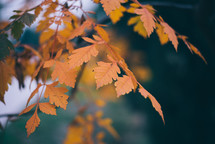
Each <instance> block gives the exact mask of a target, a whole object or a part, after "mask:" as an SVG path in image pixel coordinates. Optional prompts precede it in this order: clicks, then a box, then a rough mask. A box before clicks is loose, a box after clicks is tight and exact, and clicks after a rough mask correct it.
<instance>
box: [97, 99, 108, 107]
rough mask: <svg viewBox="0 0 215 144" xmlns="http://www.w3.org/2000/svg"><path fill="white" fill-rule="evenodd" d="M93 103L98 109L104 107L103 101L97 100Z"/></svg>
mask: <svg viewBox="0 0 215 144" xmlns="http://www.w3.org/2000/svg"><path fill="white" fill-rule="evenodd" d="M95 103H96V105H97V106H98V107H104V106H105V105H106V103H105V101H103V100H101V99H97V100H96V101H95Z"/></svg>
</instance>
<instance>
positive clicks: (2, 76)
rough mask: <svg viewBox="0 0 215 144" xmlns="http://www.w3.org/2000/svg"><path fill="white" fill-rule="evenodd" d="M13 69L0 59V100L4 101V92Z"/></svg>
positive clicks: (9, 82) (9, 81)
mask: <svg viewBox="0 0 215 144" xmlns="http://www.w3.org/2000/svg"><path fill="white" fill-rule="evenodd" d="M13 74H14V72H13V70H12V69H11V68H10V67H9V66H8V65H7V64H6V63H4V62H2V61H0V101H2V102H3V103H4V94H5V91H7V90H8V84H11V77H12V75H13Z"/></svg>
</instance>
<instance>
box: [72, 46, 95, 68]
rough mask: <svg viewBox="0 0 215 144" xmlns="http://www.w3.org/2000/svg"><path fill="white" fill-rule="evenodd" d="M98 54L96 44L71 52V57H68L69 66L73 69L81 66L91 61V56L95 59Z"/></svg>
mask: <svg viewBox="0 0 215 144" xmlns="http://www.w3.org/2000/svg"><path fill="white" fill-rule="evenodd" d="M98 53H99V52H98V50H97V49H96V44H93V45H90V46H86V47H82V48H79V49H77V50H74V51H72V55H71V56H69V61H68V62H69V66H70V67H71V68H75V67H78V66H80V65H82V64H83V63H84V62H85V63H87V62H88V61H89V60H90V59H91V56H94V57H96V56H97V55H98Z"/></svg>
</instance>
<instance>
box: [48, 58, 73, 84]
mask: <svg viewBox="0 0 215 144" xmlns="http://www.w3.org/2000/svg"><path fill="white" fill-rule="evenodd" d="M51 77H52V80H55V79H57V78H58V81H59V82H60V83H61V84H63V83H65V85H67V86H70V87H73V88H74V86H75V82H76V77H77V71H76V70H75V69H70V68H69V64H68V63H66V62H64V63H63V62H59V61H56V65H55V68H54V71H53V72H52V74H51Z"/></svg>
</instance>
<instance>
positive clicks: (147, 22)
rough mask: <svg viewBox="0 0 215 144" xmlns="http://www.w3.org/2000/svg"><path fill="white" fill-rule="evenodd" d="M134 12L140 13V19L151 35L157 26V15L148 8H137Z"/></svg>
mask: <svg viewBox="0 0 215 144" xmlns="http://www.w3.org/2000/svg"><path fill="white" fill-rule="evenodd" d="M134 12H135V13H136V14H138V15H141V17H140V19H141V21H142V22H143V25H144V27H145V29H146V31H147V35H148V37H149V36H150V35H151V33H152V32H153V31H154V29H155V27H156V26H155V21H156V19H155V17H154V16H153V14H152V13H151V12H150V11H149V10H148V9H147V8H142V9H136V10H135V11H134Z"/></svg>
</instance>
